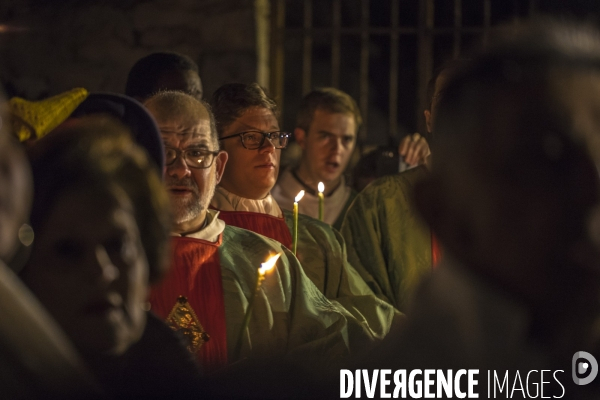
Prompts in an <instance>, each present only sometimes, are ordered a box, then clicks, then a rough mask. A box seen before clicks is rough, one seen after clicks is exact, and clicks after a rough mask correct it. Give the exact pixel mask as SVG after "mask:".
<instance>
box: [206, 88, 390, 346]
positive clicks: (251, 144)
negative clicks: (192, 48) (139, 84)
mask: <svg viewBox="0 0 600 400" xmlns="http://www.w3.org/2000/svg"><path fill="white" fill-rule="evenodd" d="M213 107H214V110H215V116H216V119H217V124H218V125H217V126H218V130H219V135H220V140H221V143H222V146H223V149H224V150H225V151H227V154H228V155H229V161H228V165H227V168H226V169H225V172H224V173H223V179H222V180H221V182H220V184H219V186H217V189H216V192H215V196H214V198H213V201H212V203H211V205H212V207H214V208H215V209H217V210H220V212H221V213H220V218H222V219H223V220H224V221H226V222H227V223H228V224H230V225H234V226H238V227H241V228H244V229H248V230H252V231H254V232H257V233H260V234H262V235H265V236H267V237H270V238H272V239H275V240H277V241H279V242H280V243H281V244H283V245H284V246H286V247H287V248H292V235H291V230H292V224H293V223H292V219H293V217H292V213H291V212H289V211H282V210H281V208H280V207H279V205H278V204H277V202H276V201H275V199H274V198H273V197H272V196H271V194H270V190H271V189H272V188H273V185H275V181H276V179H277V174H278V171H279V159H280V153H281V149H282V148H284V147H285V146H286V144H287V140H288V137H289V134H288V133H285V132H281V131H280V129H279V124H278V122H277V118H276V116H277V112H278V111H277V106H276V104H275V102H274V101H273V100H272V99H270V98H269V97H268V95H267V94H266V92H265V91H264V90H263V89H262V88H261V87H260V86H259V85H257V84H251V85H245V84H227V85H223V86H221V87H220V88H219V89H217V91H216V92H215V93H214V95H213ZM297 232H298V236H297V238H298V239H297V242H298V245H297V252H296V256H297V257H298V260H299V261H300V263H301V264H302V268H303V269H304V271H305V272H306V274H307V275H308V277H309V278H310V279H311V280H312V282H313V283H314V284H315V285H316V287H317V288H318V289H319V290H320V291H321V292H322V293H323V294H324V295H325V296H326V297H327V298H328V299H330V300H332V301H335V302H336V303H339V304H341V305H342V306H343V307H344V308H345V309H346V310H348V311H349V312H350V313H351V314H352V315H353V316H354V318H352V319H351V320H349V323H350V324H351V326H356V327H360V331H359V330H357V332H360V334H359V335H358V336H357V340H356V342H357V343H361V342H363V339H364V338H365V337H366V338H368V340H369V341H373V340H376V339H381V338H383V337H384V336H385V335H387V333H388V332H389V330H390V329H391V327H392V325H393V324H394V323H395V322H397V321H398V320H399V319H400V314H399V313H398V312H397V311H396V310H394V308H393V307H391V306H390V305H389V304H387V303H385V302H384V301H382V300H380V299H378V298H377V297H376V296H375V295H374V294H373V292H372V291H371V290H370V289H369V288H368V287H367V285H366V284H365V282H364V281H363V280H362V279H361V278H360V276H359V275H358V273H357V272H356V271H355V270H354V268H353V267H352V266H351V265H350V264H349V263H348V261H347V259H346V246H345V243H344V240H343V239H342V237H341V235H340V234H339V233H338V232H337V231H336V230H334V229H333V228H332V227H331V226H330V225H328V224H326V223H323V222H320V221H318V220H316V219H314V218H311V217H309V216H306V215H300V216H299V222H298V228H297ZM359 338H360V339H359ZM350 341H351V344H352V342H353V341H354V340H353V337H352V336H351V337H350Z"/></svg>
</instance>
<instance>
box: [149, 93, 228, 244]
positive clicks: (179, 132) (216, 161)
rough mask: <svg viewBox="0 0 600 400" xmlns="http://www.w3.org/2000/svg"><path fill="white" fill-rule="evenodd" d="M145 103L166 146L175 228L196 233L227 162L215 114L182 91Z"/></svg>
mask: <svg viewBox="0 0 600 400" xmlns="http://www.w3.org/2000/svg"><path fill="white" fill-rule="evenodd" d="M145 105H146V107H148V111H150V113H151V114H152V115H153V116H154V118H155V119H156V122H157V123H158V127H159V129H160V133H161V136H162V139H163V142H164V145H165V152H166V167H165V170H164V178H165V183H166V185H167V188H168V189H169V192H170V194H171V205H172V207H173V217H174V230H175V232H176V233H180V234H184V233H191V232H196V231H198V230H199V229H202V226H203V223H204V221H205V218H206V211H207V209H208V206H209V204H210V201H211V199H212V197H213V194H214V191H215V187H216V185H217V184H218V183H219V181H220V180H221V176H222V175H223V171H224V169H225V163H226V162H227V153H225V152H224V151H219V141H218V137H217V129H216V127H215V121H214V118H213V115H212V113H211V111H210V108H209V106H208V105H207V104H206V103H204V102H202V101H199V100H197V99H195V98H193V97H192V96H190V95H187V94H184V93H182V92H173V91H170V92H161V93H158V94H157V95H155V96H153V97H151V98H150V99H148V100H147V101H146V103H145Z"/></svg>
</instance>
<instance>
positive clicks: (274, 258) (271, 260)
mask: <svg viewBox="0 0 600 400" xmlns="http://www.w3.org/2000/svg"><path fill="white" fill-rule="evenodd" d="M279 257H281V253H277V254H275V255H274V256H271V258H269V259H268V260H267V261H265V262H264V263H262V264H260V268H259V269H258V273H259V274H261V275H264V274H266V273H267V271H270V270H271V269H272V268H273V267H274V266H275V263H276V262H277V260H278V259H279Z"/></svg>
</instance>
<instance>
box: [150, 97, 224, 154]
mask: <svg viewBox="0 0 600 400" xmlns="http://www.w3.org/2000/svg"><path fill="white" fill-rule="evenodd" d="M144 105H145V106H146V107H147V108H148V110H149V111H150V113H151V114H152V115H153V116H154V118H155V119H156V121H157V122H158V125H159V128H160V129H161V133H164V129H163V127H164V126H165V124H167V125H169V124H175V125H180V126H183V125H185V126H194V125H196V124H197V123H198V122H199V121H206V122H208V124H209V127H210V141H211V144H212V146H213V148H214V149H217V148H218V147H219V138H218V135H217V128H216V126H215V119H214V116H213V114H212V112H211V110H210V106H209V105H208V103H206V102H205V101H203V100H198V99H196V98H194V97H192V96H190V95H188V94H186V93H183V92H178V91H163V92H159V93H158V94H156V95H154V96H152V97H151V98H149V99H148V100H146V102H144ZM161 125H162V127H161ZM181 134H189V135H193V133H192V132H189V131H182V132H181Z"/></svg>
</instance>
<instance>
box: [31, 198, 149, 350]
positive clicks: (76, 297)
mask: <svg viewBox="0 0 600 400" xmlns="http://www.w3.org/2000/svg"><path fill="white" fill-rule="evenodd" d="M36 234H37V235H36V241H35V244H34V248H33V252H32V254H31V259H30V261H29V264H28V265H27V266H26V268H25V270H24V274H23V280H24V281H25V283H26V284H27V285H28V286H29V288H30V289H31V291H32V292H33V293H34V294H35V295H36V296H37V297H38V298H39V299H40V301H41V302H42V304H44V306H46V308H47V309H48V311H49V312H50V314H52V316H53V317H54V318H55V319H56V321H57V322H58V323H59V324H60V325H61V326H62V328H63V329H64V331H65V332H66V333H67V335H68V336H69V337H70V338H71V340H72V341H73V343H74V344H75V346H76V347H77V348H78V349H79V351H80V352H81V353H82V354H83V355H84V356H86V357H89V358H94V357H97V356H101V355H110V354H113V355H118V354H121V353H123V352H124V351H125V350H127V348H129V346H130V345H131V344H133V343H134V342H136V341H137V340H138V339H139V338H140V336H141V334H142V332H143V330H144V326H145V323H146V315H145V312H144V311H143V308H142V306H143V303H144V301H145V300H146V295H147V289H148V265H147V262H146V257H145V254H144V252H143V248H142V244H141V242H140V238H139V233H138V230H137V225H136V222H135V220H134V217H133V215H132V211H131V204H129V201H128V200H127V199H126V198H125V197H124V195H121V194H120V193H119V195H115V193H113V192H109V191H99V190H90V189H89V188H83V189H76V190H71V191H67V192H65V193H63V194H62V195H60V196H59V197H58V198H57V199H56V203H55V204H54V206H53V207H52V209H51V211H50V215H49V216H48V219H47V220H46V222H45V225H44V226H43V227H42V229H41V232H36Z"/></svg>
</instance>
